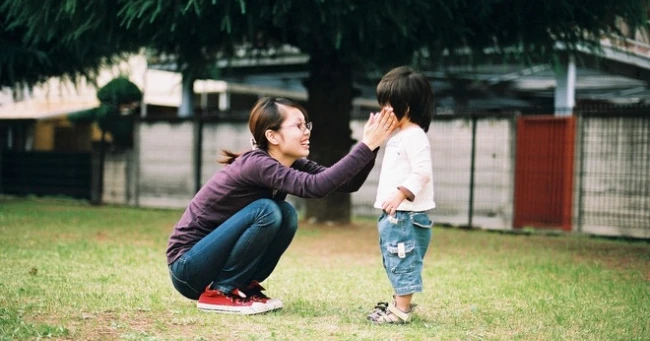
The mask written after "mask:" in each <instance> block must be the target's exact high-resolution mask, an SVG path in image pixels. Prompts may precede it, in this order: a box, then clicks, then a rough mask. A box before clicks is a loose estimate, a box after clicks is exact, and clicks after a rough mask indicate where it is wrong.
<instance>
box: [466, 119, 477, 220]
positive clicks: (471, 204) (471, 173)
mask: <svg viewBox="0 0 650 341" xmlns="http://www.w3.org/2000/svg"><path fill="white" fill-rule="evenodd" d="M477 120H478V118H477V117H476V115H472V150H471V154H470V166H469V204H468V207H469V208H468V212H467V228H470V229H471V228H472V227H473V226H474V225H473V218H474V173H475V171H474V170H475V168H476V124H477Z"/></svg>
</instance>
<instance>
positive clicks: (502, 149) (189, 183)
mask: <svg viewBox="0 0 650 341" xmlns="http://www.w3.org/2000/svg"><path fill="white" fill-rule="evenodd" d="M364 124H365V121H352V122H351V123H350V127H351V129H352V137H353V138H355V139H356V140H360V139H361V136H362V133H363V126H364ZM193 127H194V126H193V124H192V123H191V122H184V123H166V122H157V123H141V124H140V136H141V139H140V171H139V175H138V178H139V188H138V193H139V201H138V202H139V205H141V206H146V207H173V208H184V207H185V206H186V205H187V203H188V201H189V200H190V199H191V197H192V195H193V193H194V180H193V177H194V170H193V169H192V165H193V162H194V160H193V151H192V134H193V129H194V128H193ZM477 134H478V136H479V137H478V140H477V151H476V156H477V172H476V175H475V194H474V208H475V213H474V221H473V223H474V225H478V226H481V227H484V228H494V229H504V228H506V229H509V228H510V226H511V220H512V189H513V182H512V169H513V166H512V164H513V161H512V157H513V152H512V148H511V146H512V143H511V139H512V138H513V136H514V135H513V131H512V125H511V123H510V121H509V120H504V119H486V120H479V121H478V126H477ZM428 135H429V137H430V139H431V144H432V160H433V167H434V191H435V196H436V203H437V205H438V208H436V209H435V210H434V211H433V213H432V217H433V218H434V219H435V220H436V222H438V223H449V224H454V225H462V224H467V223H468V220H467V212H468V211H467V209H468V204H467V203H468V200H469V181H470V177H469V174H470V172H469V169H470V168H469V167H470V152H471V122H469V121H463V120H448V121H447V120H446V121H435V122H433V123H432V125H431V127H430V129H429V132H428ZM250 138H251V135H250V133H249V131H248V124H247V123H246V122H241V123H206V124H204V127H203V151H202V154H201V158H202V163H201V168H202V169H201V182H202V183H204V182H206V181H207V180H208V179H209V178H210V177H211V176H212V175H213V174H214V173H215V172H216V171H218V170H219V169H220V168H222V167H223V165H221V164H219V163H218V162H217V160H218V159H219V158H221V150H222V149H229V150H231V151H234V152H241V151H245V150H249V149H250V148H251V146H250ZM382 158H383V149H381V150H380V153H379V155H378V158H377V161H376V164H375V168H374V169H373V170H372V172H371V173H370V175H369V177H368V180H367V181H366V183H365V184H364V185H363V187H362V188H361V189H360V190H359V191H358V192H356V193H353V194H352V205H353V212H354V214H355V215H362V216H375V215H377V214H378V213H379V212H378V211H377V210H376V209H374V208H373V207H372V205H373V202H374V199H375V194H376V187H377V182H378V180H379V172H380V168H381V161H382ZM117 177H120V176H119V175H118V176H117ZM290 200H291V201H292V202H294V203H295V204H296V205H297V206H298V207H299V208H301V207H302V204H301V201H302V199H299V198H293V197H291V198H290Z"/></svg>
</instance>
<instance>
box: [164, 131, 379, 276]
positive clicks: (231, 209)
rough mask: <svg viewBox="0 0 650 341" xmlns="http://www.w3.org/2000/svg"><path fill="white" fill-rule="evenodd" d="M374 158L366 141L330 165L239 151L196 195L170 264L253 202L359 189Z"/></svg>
mask: <svg viewBox="0 0 650 341" xmlns="http://www.w3.org/2000/svg"><path fill="white" fill-rule="evenodd" d="M375 157H376V151H375V152H373V151H371V150H370V148H368V146H367V145H365V144H363V143H358V144H357V145H355V146H354V148H352V150H351V151H350V152H349V153H348V154H347V155H346V156H345V157H343V158H342V159H341V160H339V161H338V162H337V163H335V164H334V165H332V166H330V167H323V166H321V165H319V164H317V163H315V162H313V161H310V160H307V159H298V160H296V161H295V162H294V163H293V164H292V165H291V167H286V166H284V165H282V164H280V162H278V161H277V160H276V159H274V158H272V157H271V156H270V155H269V154H268V153H267V152H265V151H263V150H259V149H255V150H251V151H248V152H246V153H244V154H242V155H240V156H239V157H238V158H237V159H235V161H234V162H233V163H231V164H229V165H227V166H225V167H224V168H222V169H221V170H219V171H217V172H216V173H215V174H214V175H213V176H212V177H211V178H210V180H208V182H207V183H205V184H204V185H203V187H201V189H200V190H199V191H198V193H196V195H195V196H194V198H192V200H191V201H190V203H189V205H188V206H187V208H186V209H185V212H184V213H183V216H182V217H181V219H180V220H179V221H178V223H176V226H174V230H173V231H172V234H171V236H170V237H169V242H168V244H167V263H168V264H171V263H173V262H174V261H175V260H176V259H178V258H179V257H180V256H181V255H182V254H183V253H185V252H186V251H187V250H189V249H190V248H192V246H194V244H196V243H197V242H198V241H200V240H201V239H202V238H203V237H205V236H206V235H208V234H209V233H210V232H212V231H213V230H214V229H216V228H218V227H219V225H221V224H222V223H223V222H224V221H226V220H227V219H228V218H230V217H231V216H233V215H234V214H235V213H237V212H239V211H240V210H241V209H243V208H244V207H246V206H248V204H250V203H252V202H253V201H255V200H258V199H263V198H269V199H276V200H284V199H285V198H286V196H287V194H292V195H295V196H298V197H302V198H323V197H325V196H327V195H328V194H330V193H332V192H334V191H337V192H354V191H356V190H358V189H359V188H360V187H361V185H362V184H363V182H364V181H365V180H366V178H367V177H368V174H369V173H370V171H371V170H372V167H373V166H374V164H375Z"/></svg>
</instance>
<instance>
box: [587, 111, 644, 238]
mask: <svg viewBox="0 0 650 341" xmlns="http://www.w3.org/2000/svg"><path fill="white" fill-rule="evenodd" d="M577 116H578V117H579V118H580V124H579V128H578V130H579V139H580V141H579V143H578V146H579V149H578V152H577V153H576V163H577V174H578V176H577V178H578V184H577V191H576V194H577V195H576V197H577V203H576V204H577V224H576V225H577V226H576V227H577V230H579V231H585V232H593V233H597V234H603V233H605V234H615V235H618V234H620V233H619V231H623V230H630V231H633V235H639V236H644V237H650V108H648V107H645V106H644V107H638V106H634V107H595V108H589V109H585V110H580V111H578V112H577Z"/></svg>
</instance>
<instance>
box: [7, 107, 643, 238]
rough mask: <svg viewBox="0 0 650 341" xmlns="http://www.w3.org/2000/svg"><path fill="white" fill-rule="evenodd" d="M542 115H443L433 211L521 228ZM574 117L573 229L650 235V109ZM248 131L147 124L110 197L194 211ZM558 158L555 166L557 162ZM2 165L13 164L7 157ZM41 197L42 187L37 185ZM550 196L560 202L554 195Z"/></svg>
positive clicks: (548, 181) (110, 185)
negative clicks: (524, 172) (522, 140)
mask: <svg viewBox="0 0 650 341" xmlns="http://www.w3.org/2000/svg"><path fill="white" fill-rule="evenodd" d="M540 115H546V116H547V117H553V112H552V110H536V111H532V112H531V111H530V110H517V109H512V110H500V111H499V112H479V111H473V110H463V111H458V110H455V111H453V112H451V114H449V115H438V116H436V117H435V118H434V120H433V122H432V125H431V127H430V130H429V133H428V134H429V137H430V140H431V144H432V160H433V167H434V188H435V195H436V203H437V208H436V209H435V210H434V211H433V212H432V216H433V218H434V219H435V220H436V221H437V222H438V223H446V224H451V225H456V226H478V227H482V228H490V229H505V230H508V229H512V228H514V226H515V223H514V221H515V217H516V216H517V213H518V210H521V207H522V206H520V205H518V204H516V200H515V199H516V198H515V192H516V188H518V187H517V186H520V184H518V182H521V181H522V179H521V178H518V177H517V176H516V170H517V167H518V164H520V163H521V162H522V159H525V158H527V159H535V158H541V156H540V155H536V153H530V152H529V153H527V155H521V153H522V152H519V154H518V151H519V149H518V148H517V143H518V136H520V135H521V134H522V132H521V131H518V122H520V121H521V120H522V119H525V118H530V117H540ZM572 117H573V120H575V124H574V125H572V127H573V126H575V128H574V129H575V132H574V136H575V140H573V141H569V142H567V141H564V142H561V143H563V144H566V143H572V144H573V145H572V149H573V150H572V151H571V153H572V154H571V155H573V156H572V160H573V164H572V181H571V189H570V190H571V192H572V195H570V196H571V200H570V201H568V203H565V202H561V203H560V204H561V205H570V215H571V217H570V218H571V219H570V227H569V229H570V230H572V231H578V232H585V233H593V234H598V235H617V236H632V237H639V238H650V107H648V106H636V107H620V106H602V107H591V108H586V109H585V108H581V109H578V110H575V111H574V113H573V116H572ZM363 124H364V120H363V119H353V121H352V122H351V128H352V131H353V137H359V136H361V131H362V129H363ZM248 135H249V134H248V131H247V125H246V122H245V121H243V120H241V119H238V120H216V121H215V120H206V121H205V122H202V123H201V124H196V120H195V121H191V120H178V119H176V120H147V121H142V122H138V124H137V125H136V132H135V140H136V147H135V149H133V150H132V151H121V153H126V154H125V155H122V156H119V157H118V156H116V155H111V154H110V153H109V154H108V155H107V159H106V160H107V163H106V164H105V166H104V180H103V184H104V196H103V198H104V202H110V203H117V204H120V203H122V204H130V205H138V206H149V207H176V208H179V207H184V205H186V204H187V201H188V200H189V199H190V198H191V196H192V195H193V193H194V192H195V191H196V185H197V184H201V183H204V182H205V181H207V179H208V178H209V177H210V176H211V175H212V174H213V173H214V172H215V171H217V170H218V169H219V167H220V165H218V164H217V163H216V161H215V160H216V159H217V158H218V153H219V151H220V150H221V149H231V150H243V149H244V148H247V147H248V146H249V136H248ZM557 141H558V140H557V139H555V138H553V137H552V136H546V137H545V138H541V139H539V140H534V141H533V144H535V143H537V144H540V145H545V144H551V143H557ZM197 146H198V147H197ZM7 152H10V151H5V153H7ZM127 154H128V155H127ZM381 158H382V154H381V152H380V154H379V156H378V160H377V163H376V164H377V166H376V167H375V169H373V171H372V172H371V174H370V176H369V178H368V180H367V181H366V183H365V184H364V186H363V187H362V188H361V189H360V190H359V191H358V192H357V193H354V194H353V195H352V205H353V208H352V212H353V214H354V215H365V216H368V215H376V214H377V213H378V212H376V209H374V208H372V203H373V201H374V196H375V193H376V185H377V180H378V178H379V172H380V169H379V168H380V167H379V165H380V164H381ZM548 160H550V161H546V162H554V161H553V158H548ZM538 161H539V160H538ZM0 163H4V162H3V158H2V157H0ZM2 166H3V167H4V168H0V169H4V171H3V173H4V174H5V176H4V179H0V180H1V181H0V183H3V184H4V185H5V186H4V187H5V188H7V189H8V188H11V186H10V185H13V183H9V182H13V180H10V179H9V178H8V177H7V176H8V174H9V172H10V171H11V170H10V169H9V168H8V167H9V165H7V164H3V165H2ZM12 168H13V167H12ZM529 169H531V168H529ZM533 171H536V172H537V173H539V174H536V176H535V177H534V180H533V181H537V182H541V183H542V186H541V188H542V190H539V189H536V190H532V189H531V190H525V191H524V192H525V193H526V194H528V195H530V197H531V198H532V199H535V197H536V196H539V195H541V194H542V193H538V192H543V189H544V186H545V185H546V186H549V187H550V186H555V185H556V184H555V183H553V182H556V181H557V180H553V178H552V177H544V176H543V175H544V170H543V169H541V168H540V169H535V168H532V170H528V172H533ZM3 173H0V178H2V177H3V175H2V174H3ZM570 176H571V175H570ZM2 181H4V182H2ZM117 187H120V188H117ZM521 188H524V189H526V188H529V187H526V186H524V187H521ZM530 188H533V187H530ZM538 188H539V187H538ZM0 191H2V188H0ZM20 193H21V194H24V193H23V192H20ZM33 193H42V192H39V191H38V190H33ZM62 193H63V192H62ZM107 199H110V200H107ZM547 201H548V202H550V203H552V204H557V203H558V201H557V200H556V199H554V198H553V197H550V198H549V199H548V200H547ZM536 204H537V203H535V202H533V204H532V205H529V206H532V207H534V206H535V205H536ZM298 205H300V203H299V202H298ZM524 226H526V225H525V224H524ZM520 227H521V226H520ZM551 227H552V226H551Z"/></svg>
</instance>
